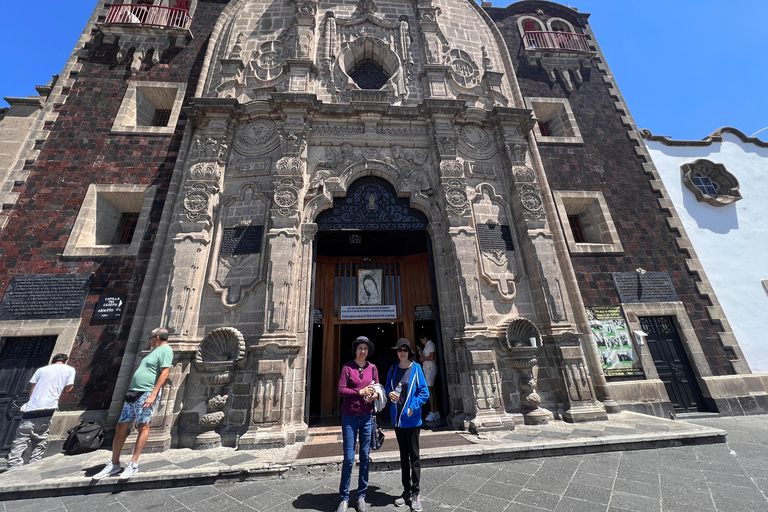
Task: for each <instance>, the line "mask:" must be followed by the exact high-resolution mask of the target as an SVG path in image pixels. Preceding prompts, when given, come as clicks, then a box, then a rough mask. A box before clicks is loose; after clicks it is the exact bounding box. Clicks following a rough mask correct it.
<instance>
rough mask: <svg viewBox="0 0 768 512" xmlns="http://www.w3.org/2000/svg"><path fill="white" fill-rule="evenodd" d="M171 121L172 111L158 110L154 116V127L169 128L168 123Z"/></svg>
mask: <svg viewBox="0 0 768 512" xmlns="http://www.w3.org/2000/svg"><path fill="white" fill-rule="evenodd" d="M170 119H171V111H170V110H166V109H156V110H155V115H154V116H152V126H168V121H169V120H170Z"/></svg>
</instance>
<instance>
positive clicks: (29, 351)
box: [0, 336, 56, 457]
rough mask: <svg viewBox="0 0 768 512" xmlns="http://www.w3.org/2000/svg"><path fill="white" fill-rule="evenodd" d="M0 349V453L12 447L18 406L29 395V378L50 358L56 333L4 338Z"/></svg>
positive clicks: (17, 417) (18, 416)
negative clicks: (52, 334) (0, 349)
mask: <svg viewBox="0 0 768 512" xmlns="http://www.w3.org/2000/svg"><path fill="white" fill-rule="evenodd" d="M4 341H5V343H4V344H3V347H2V351H0V456H3V457H4V456H5V455H6V454H7V453H8V452H9V451H10V449H11V444H12V443H13V438H14V436H15V435H16V427H17V426H18V425H19V422H20V421H21V412H20V411H19V407H21V406H22V405H23V404H24V403H25V402H26V401H27V399H28V398H29V379H31V378H32V376H33V375H34V374H35V370H37V369H38V368H40V367H41V366H45V365H47V364H48V363H49V362H50V359H51V353H52V352H53V347H54V345H55V344H56V336H42V337H23V338H5V339H4Z"/></svg>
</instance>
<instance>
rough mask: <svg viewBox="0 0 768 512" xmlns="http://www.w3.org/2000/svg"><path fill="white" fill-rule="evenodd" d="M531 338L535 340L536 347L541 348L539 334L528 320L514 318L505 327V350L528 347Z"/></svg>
mask: <svg viewBox="0 0 768 512" xmlns="http://www.w3.org/2000/svg"><path fill="white" fill-rule="evenodd" d="M531 338H536V345H537V346H539V347H540V346H541V334H540V333H539V330H538V329H537V328H536V326H535V325H534V324H533V322H531V321H530V320H527V319H525V318H515V319H514V320H512V323H510V324H509V327H507V348H515V347H530V346H531V342H530V339H531Z"/></svg>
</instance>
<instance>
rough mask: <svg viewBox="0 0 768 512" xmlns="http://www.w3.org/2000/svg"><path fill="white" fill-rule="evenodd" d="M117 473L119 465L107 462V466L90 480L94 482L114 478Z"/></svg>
mask: <svg viewBox="0 0 768 512" xmlns="http://www.w3.org/2000/svg"><path fill="white" fill-rule="evenodd" d="M119 472H120V464H112V463H111V462H107V465H106V466H104V469H102V470H101V471H99V472H98V473H96V474H95V475H93V476H92V477H91V478H92V479H94V480H101V479H102V478H105V477H108V476H116V475H117V474H118V473H119Z"/></svg>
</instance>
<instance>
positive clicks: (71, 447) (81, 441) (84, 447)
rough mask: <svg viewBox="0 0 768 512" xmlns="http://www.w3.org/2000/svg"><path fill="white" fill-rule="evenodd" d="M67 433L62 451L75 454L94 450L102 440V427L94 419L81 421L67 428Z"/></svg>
mask: <svg viewBox="0 0 768 512" xmlns="http://www.w3.org/2000/svg"><path fill="white" fill-rule="evenodd" d="M67 433H68V434H69V435H68V436H67V440H66V441H64V453H66V454H67V455H77V454H78V453H86V452H91V451H93V450H96V449H98V448H99V446H101V442H102V441H104V427H102V426H101V425H99V424H98V423H96V422H95V421H83V422H81V423H80V424H79V425H78V426H76V427H72V428H71V429H69V430H67Z"/></svg>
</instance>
